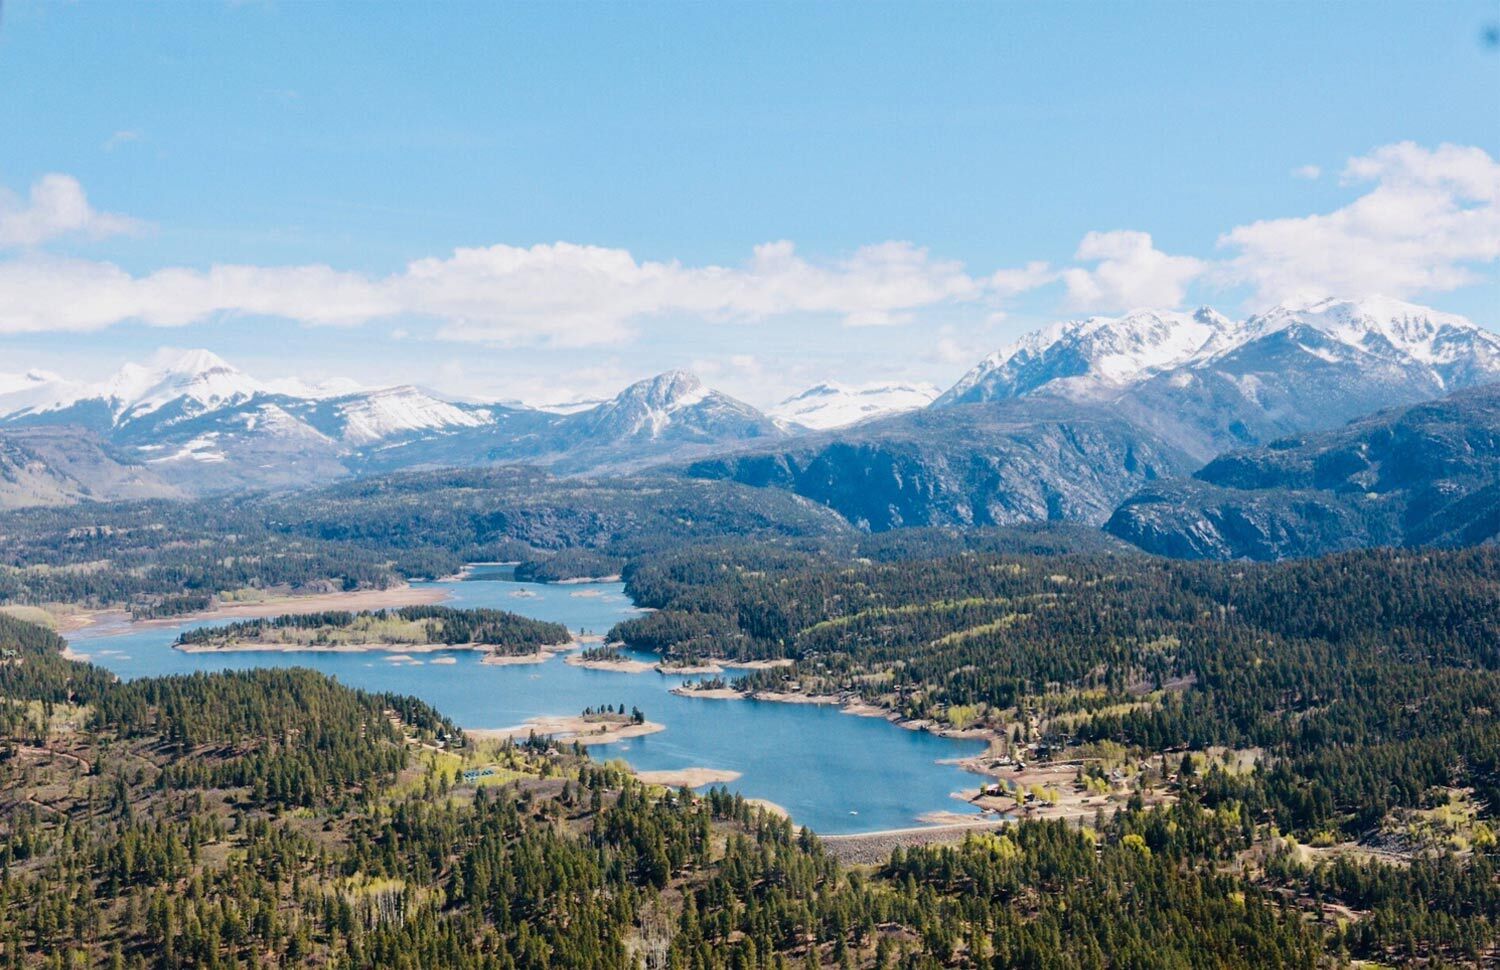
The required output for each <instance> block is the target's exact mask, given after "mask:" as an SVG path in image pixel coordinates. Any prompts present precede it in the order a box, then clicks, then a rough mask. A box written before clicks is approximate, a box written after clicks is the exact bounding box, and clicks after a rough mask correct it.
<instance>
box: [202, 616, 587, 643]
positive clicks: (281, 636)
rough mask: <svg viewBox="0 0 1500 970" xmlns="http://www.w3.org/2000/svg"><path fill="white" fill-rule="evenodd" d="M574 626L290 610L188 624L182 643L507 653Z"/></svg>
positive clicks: (560, 637)
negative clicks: (477, 647)
mask: <svg viewBox="0 0 1500 970" xmlns="http://www.w3.org/2000/svg"><path fill="white" fill-rule="evenodd" d="M569 639H570V635H569V633H568V628H567V627H565V626H563V625H562V624H561V623H546V622H543V621H541V620H533V619H530V618H529V617H524V616H518V615H516V614H515V613H508V612H506V611H505V610H493V609H469V610H460V609H453V608H451V607H447V606H404V607H401V608H400V609H387V610H370V611H365V612H359V613H354V612H349V611H346V610H329V611H326V612H322V613H301V614H289V615H286V616H275V617H265V618H262V619H254V620H243V621H240V622H238V623H230V624H227V625H225V626H215V627H201V628H199V629H195V630H185V631H183V632H182V633H181V634H180V635H179V636H178V637H177V643H178V644H179V645H181V646H207V647H212V646H229V645H233V644H246V643H263V644H268V645H270V644H277V645H291V646H296V645H301V646H309V647H323V646H338V645H340V644H350V645H352V644H388V645H400V644H410V645H418V644H438V643H441V644H446V645H449V646H465V645H469V644H483V645H485V646H491V647H495V648H497V649H498V650H500V651H502V652H506V653H526V652H531V651H535V650H538V649H540V648H542V647H545V646H555V645H557V644H562V643H567V642H568V641H569Z"/></svg>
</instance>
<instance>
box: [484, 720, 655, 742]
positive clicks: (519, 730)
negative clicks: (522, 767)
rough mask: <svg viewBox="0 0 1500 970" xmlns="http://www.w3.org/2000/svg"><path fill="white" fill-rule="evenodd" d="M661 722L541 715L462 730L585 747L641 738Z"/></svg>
mask: <svg viewBox="0 0 1500 970" xmlns="http://www.w3.org/2000/svg"><path fill="white" fill-rule="evenodd" d="M666 729H667V726H666V725H665V724H658V723H656V722H655V721H639V722H637V721H633V720H631V719H629V718H626V717H624V716H623V715H620V716H610V717H601V716H599V715H583V714H574V715H543V716H541V717H532V718H527V719H526V721H525V722H524V723H522V724H517V725H515V726H514V727H504V728H469V727H466V728H464V729H463V730H464V733H465V734H467V735H468V736H469V737H471V738H473V739H475V740H476V741H497V740H498V741H503V740H507V739H509V740H512V741H518V740H519V741H524V740H525V739H526V738H528V737H530V736H531V735H533V734H536V735H545V736H547V737H551V738H554V739H556V740H559V741H576V742H577V743H578V744H581V745H584V746H586V747H587V746H589V745H594V744H613V743H614V742H616V741H626V740H629V739H630V738H639V737H645V736H646V735H648V734H657V733H659V732H662V731H665V730H666Z"/></svg>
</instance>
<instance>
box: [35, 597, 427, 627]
mask: <svg viewBox="0 0 1500 970" xmlns="http://www.w3.org/2000/svg"><path fill="white" fill-rule="evenodd" d="M451 596H452V594H450V593H449V592H448V591H447V590H445V589H437V588H435V587H430V586H429V587H420V588H419V587H416V586H412V585H410V584H403V585H401V586H393V587H391V588H389V589H357V590H352V591H350V592H345V593H288V594H285V595H280V596H268V597H267V598H265V599H263V600H256V601H254V602H247V603H221V604H220V605H218V606H216V607H214V608H213V609H211V610H198V611H196V612H193V613H180V614H177V615H175V616H158V617H151V618H150V619H145V620H134V619H131V618H130V613H129V611H128V610H123V609H108V610H85V611H81V612H76V613H68V614H64V615H63V616H60V617H58V621H57V622H58V627H57V629H58V632H60V633H79V632H85V631H87V630H89V629H90V628H91V627H96V626H104V625H112V626H113V625H118V627H119V629H118V630H111V631H109V632H108V633H99V634H97V636H100V637H104V636H114V635H116V634H119V633H130V632H132V631H135V630H149V629H159V628H161V627H169V626H180V625H182V624H184V623H200V622H210V623H211V622H218V621H223V622H226V623H232V622H234V621H236V620H263V619H267V618H269V617H273V616H289V615H301V614H306V613H323V612H329V611H335V610H347V611H349V612H351V613H359V612H365V611H370V610H385V609H396V608H400V607H403V606H430V605H432V604H434V603H441V602H444V601H445V600H448V599H450V598H451Z"/></svg>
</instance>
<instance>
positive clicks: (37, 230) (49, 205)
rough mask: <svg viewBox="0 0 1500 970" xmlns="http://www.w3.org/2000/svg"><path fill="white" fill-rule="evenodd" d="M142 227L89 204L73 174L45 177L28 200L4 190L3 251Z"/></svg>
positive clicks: (0, 191)
mask: <svg viewBox="0 0 1500 970" xmlns="http://www.w3.org/2000/svg"><path fill="white" fill-rule="evenodd" d="M139 228H140V223H138V222H136V221H135V220H134V219H130V218H127V217H126V216H120V215H114V214H112V213H108V212H100V211H98V210H97V209H95V208H94V207H93V206H91V205H89V200H88V196H87V195H85V194H84V191H83V186H81V185H79V184H78V180H77V179H75V178H73V177H72V176H71V175H59V174H56V173H54V174H51V175H43V176H42V177H41V178H39V179H37V180H36V181H35V182H33V183H32V185H31V192H30V195H29V196H28V197H27V198H25V199H22V198H21V197H20V196H18V195H16V194H15V193H13V192H10V191H7V190H6V189H4V188H3V187H0V248H7V247H27V246H39V245H41V244H42V243H45V242H50V241H51V240H53V239H59V238H61V237H63V236H74V235H76V236H86V237H89V238H91V239H102V238H104V237H106V236H114V235H119V234H121V233H128V232H134V231H136V230H137V229H139Z"/></svg>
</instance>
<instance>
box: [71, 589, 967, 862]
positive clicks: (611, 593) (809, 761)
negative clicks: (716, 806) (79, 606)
mask: <svg viewBox="0 0 1500 970" xmlns="http://www.w3.org/2000/svg"><path fill="white" fill-rule="evenodd" d="M418 585H422V586H436V587H439V588H441V589H444V590H445V591H447V592H448V594H449V599H447V600H445V601H444V605H446V606H455V607H491V608H495V609H503V610H510V611H511V612H513V613H519V614H522V615H524V616H530V617H535V618H537V619H540V620H551V621H555V622H559V623H563V624H566V625H567V627H568V628H569V629H570V630H573V631H575V632H587V633H596V634H603V633H605V632H606V631H608V630H609V628H610V627H611V626H613V625H614V624H615V623H616V622H618V621H620V620H622V619H626V618H628V617H630V616H632V615H635V614H636V613H637V612H638V610H637V608H636V607H635V606H633V605H632V604H631V602H630V598H629V597H628V596H626V595H625V589H624V585H623V584H621V583H578V584H556V585H553V584H542V583H520V582H515V581H513V580H512V579H511V578H510V572H509V569H508V568H507V567H497V566H478V567H475V568H474V569H473V571H472V572H471V574H470V575H469V578H467V579H465V580H454V581H444V582H438V583H425V584H418ZM216 622H222V621H216ZM208 625H216V623H203V622H201V621H200V622H195V623H183V624H178V625H174V626H153V627H140V626H136V627H131V626H128V625H115V626H107V625H99V626H95V627H91V628H88V629H85V630H81V631H77V632H74V633H72V634H70V635H69V637H68V639H69V642H70V643H71V644H72V646H73V649H74V650H76V651H78V652H79V653H82V654H86V655H88V657H89V659H90V660H92V661H93V662H94V663H96V664H98V665H100V666H102V667H105V668H107V669H109V670H111V671H113V672H114V673H116V674H118V675H119V676H120V677H122V678H125V679H131V678H135V677H149V676H158V675H162V674H178V673H190V672H192V671H196V670H226V669H243V668H248V667H273V666H274V667H309V668H312V669H314V670H319V671H322V672H323V673H326V674H331V675H333V676H335V677H337V678H338V679H339V681H341V682H342V683H345V684H348V685H350V686H352V687H361V688H365V689H367V690H372V691H395V692H397V693H404V694H412V695H414V696H416V697H420V698H421V699H422V700H424V701H427V702H428V703H430V704H432V705H433V706H434V707H436V708H437V709H438V710H440V711H442V712H443V713H444V714H446V715H447V716H449V717H451V718H452V719H453V720H454V721H456V722H457V723H458V724H461V725H463V726H464V727H470V728H498V727H510V726H513V725H517V724H520V723H522V722H524V721H526V720H527V719H528V718H532V717H538V716H542V715H570V714H577V713H579V712H580V711H581V710H583V709H584V708H585V707H598V706H599V705H601V704H610V705H619V704H622V703H623V704H624V705H625V708H626V710H629V709H630V708H631V707H639V708H640V709H641V710H642V711H643V712H644V713H645V715H646V717H647V718H648V719H650V720H652V721H656V722H658V723H660V724H663V725H665V726H666V730H665V731H662V732H660V733H658V734H652V735H649V736H646V737H641V738H632V739H629V740H625V741H619V742H616V743H614V744H610V745H601V746H596V747H594V748H593V749H592V752H593V754H594V756H595V757H597V758H616V757H618V758H623V759H625V760H626V761H628V762H629V763H630V764H632V765H634V766H635V767H637V768H639V769H641V770H648V771H649V770H662V769H681V768H688V767H705V768H718V769H727V770H732V771H738V772H740V773H741V777H740V778H739V779H738V780H737V781H734V782H732V783H730V784H728V785H727V786H726V787H728V788H730V789H732V790H734V791H738V792H740V793H742V794H744V795H745V796H746V797H747V798H763V799H767V800H769V801H772V802H775V803H776V804H778V805H780V806H782V807H783V808H785V809H786V810H787V811H788V812H789V813H790V814H791V816H792V819H793V821H795V822H796V823H798V824H799V825H807V826H809V827H811V828H812V829H814V830H816V831H818V832H822V833H824V834H829V835H833V834H841V833H849V832H869V831H876V830H880V829H889V828H903V827H907V826H911V825H916V824H920V823H919V821H918V816H920V815H922V814H923V813H925V812H931V811H942V810H947V811H954V812H965V813H973V812H974V810H973V809H972V808H971V807H970V806H969V805H968V804H967V803H965V802H963V801H960V800H957V799H954V798H952V797H951V793H952V792H955V791H958V790H960V789H963V788H974V787H977V785H978V782H979V779H978V778H977V777H976V776H974V775H971V774H969V773H967V772H965V771H963V770H961V769H959V768H957V767H955V766H953V765H950V764H940V763H939V761H942V760H947V759H954V758H962V757H966V756H968V755H971V754H976V753H978V752H979V751H981V750H983V748H984V744H983V742H980V741H972V740H954V739H950V738H940V737H937V736H936V735H932V734H926V733H923V732H918V731H909V730H906V729H904V728H900V727H897V726H895V725H893V724H890V723H888V722H886V721H884V720H881V719H879V718H868V717H854V716H852V715H848V714H843V713H841V712H840V711H838V710H837V709H836V708H833V707H826V706H816V705H809V704H780V703H774V702H763V701H754V700H727V701H726V700H710V699H703V698H691V697H679V696H677V695H674V694H672V693H670V692H669V691H670V690H671V688H673V687H675V686H677V685H679V684H681V683H683V682H684V681H685V680H692V679H695V678H684V677H679V676H667V675H663V674H659V673H656V672H654V671H653V672H649V673H644V674H628V673H618V672H614V671H601V670H585V669H582V668H579V667H572V666H569V665H567V664H565V663H563V661H562V658H561V657H560V656H559V657H556V658H554V659H552V660H549V661H547V662H545V663H542V664H530V665H514V666H495V665H490V664H482V663H480V662H479V661H480V653H479V652H477V651H464V650H459V651H450V652H442V653H430V654H420V655H418V661H417V662H415V663H411V662H392V661H390V660H387V659H385V654H382V653H362V654H351V653H301V654H283V653H274V652H243V653H225V654H203V653H198V654H190V653H183V652H182V651H180V650H174V649H172V646H171V644H172V642H173V641H174V640H175V639H176V638H177V635H178V633H180V632H181V631H183V630H186V629H190V628H193V627H200V626H208ZM438 657H451V658H453V659H454V660H455V661H456V663H453V664H447V663H443V664H434V663H432V662H431V661H432V660H433V659H435V658H438ZM642 659H647V660H655V659H656V658H655V657H654V656H650V657H642ZM731 674H732V671H731ZM726 676H728V675H726Z"/></svg>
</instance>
